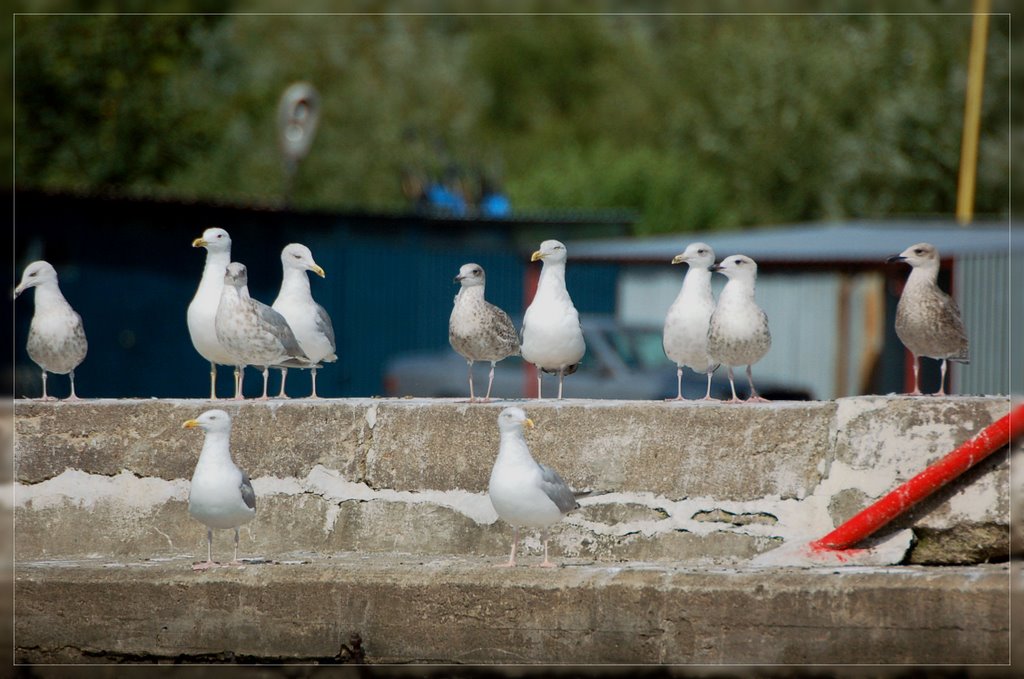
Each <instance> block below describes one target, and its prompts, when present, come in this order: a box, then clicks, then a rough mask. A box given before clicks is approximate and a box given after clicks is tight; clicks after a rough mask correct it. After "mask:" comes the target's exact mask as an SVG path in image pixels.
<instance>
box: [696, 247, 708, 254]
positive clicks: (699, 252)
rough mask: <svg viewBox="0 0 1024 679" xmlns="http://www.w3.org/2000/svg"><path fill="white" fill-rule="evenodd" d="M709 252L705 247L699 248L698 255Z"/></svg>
mask: <svg viewBox="0 0 1024 679" xmlns="http://www.w3.org/2000/svg"><path fill="white" fill-rule="evenodd" d="M707 253H708V251H707V250H705V249H704V248H701V249H700V250H697V254H698V255H706V254H707Z"/></svg>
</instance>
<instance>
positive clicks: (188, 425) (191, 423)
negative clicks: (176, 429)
mask: <svg viewBox="0 0 1024 679" xmlns="http://www.w3.org/2000/svg"><path fill="white" fill-rule="evenodd" d="M198 426H199V420H185V423H184V424H182V425H181V427H182V429H195V428H196V427H198Z"/></svg>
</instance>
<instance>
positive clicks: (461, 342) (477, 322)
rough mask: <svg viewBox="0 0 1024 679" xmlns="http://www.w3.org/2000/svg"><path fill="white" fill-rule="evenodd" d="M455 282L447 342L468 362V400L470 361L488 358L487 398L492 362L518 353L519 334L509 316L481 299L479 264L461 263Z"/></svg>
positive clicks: (482, 295)
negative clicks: (456, 287) (456, 286)
mask: <svg viewBox="0 0 1024 679" xmlns="http://www.w3.org/2000/svg"><path fill="white" fill-rule="evenodd" d="M455 282H456V283H459V284H460V286H461V287H460V288H459V292H458V294H457V295H455V304H454V306H452V313H451V316H449V317H448V342H449V343H450V344H451V345H452V349H455V351H457V352H458V353H459V355H460V356H462V357H463V358H465V359H466V362H467V363H468V364H469V401H470V403H472V402H473V401H475V400H476V397H475V396H474V394H473V362H474V361H490V362H491V372H490V374H489V376H488V378H487V395H486V396H484V399H483V400H484V401H485V402H486V401H489V400H491V385H492V384H493V383H494V364H495V363H497V362H498V361H500V360H501V359H503V358H508V357H509V356H515V355H517V354H518V353H519V335H518V333H516V328H515V326H514V325H512V319H511V318H509V317H508V314H506V313H505V312H504V311H502V310H501V309H499V308H498V307H496V306H494V305H493V304H491V303H490V302H488V301H487V300H485V299H484V283H485V274H484V270H483V267H481V266H480V265H479V264H463V265H462V266H461V267H460V268H459V275H458V276H456V277H455Z"/></svg>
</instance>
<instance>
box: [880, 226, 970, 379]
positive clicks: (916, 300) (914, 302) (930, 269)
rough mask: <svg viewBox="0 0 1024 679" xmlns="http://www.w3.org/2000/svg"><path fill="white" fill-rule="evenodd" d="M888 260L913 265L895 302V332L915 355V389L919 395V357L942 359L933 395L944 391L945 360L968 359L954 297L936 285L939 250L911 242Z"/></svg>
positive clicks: (965, 339)
mask: <svg viewBox="0 0 1024 679" xmlns="http://www.w3.org/2000/svg"><path fill="white" fill-rule="evenodd" d="M888 261H890V262H906V263H907V264H909V265H910V266H911V267H912V268H911V269H910V276H909V277H907V284H906V286H904V288H903V294H902V295H900V301H899V304H897V305H896V336H897V337H899V338H900V341H901V342H903V344H904V345H905V346H906V347H907V349H909V350H910V353H911V354H913V355H914V391H912V392H910V394H911V395H912V396H919V395H920V394H921V389H920V387H919V386H918V381H917V371H918V363H920V361H919V357H921V356H927V357H929V358H935V359H938V360H940V361H942V367H941V371H942V377H941V381H940V382H939V390H938V391H937V392H935V395H936V396H943V395H945V393H946V362H947V361H956V362H958V363H969V362H970V361H969V359H968V349H969V346H968V342H967V331H966V330H965V329H964V322H963V321H962V320H961V318H960V309H959V308H958V307H957V305H956V301H954V299H953V298H952V297H950V296H949V295H947V294H946V293H944V292H943V291H942V290H940V289H939V286H938V284H937V283H936V279H937V278H938V276H939V252H938V250H936V249H935V246H933V245H931V244H930V243H918V244H917V245H911V246H910V247H909V248H907V249H906V250H904V251H903V252H901V253H900V254H898V255H893V256H892V257H890V258H889V259H888Z"/></svg>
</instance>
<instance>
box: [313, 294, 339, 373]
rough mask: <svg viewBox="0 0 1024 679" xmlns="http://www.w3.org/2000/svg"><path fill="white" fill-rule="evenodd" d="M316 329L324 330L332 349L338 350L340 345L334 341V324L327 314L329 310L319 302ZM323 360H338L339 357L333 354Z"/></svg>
mask: <svg viewBox="0 0 1024 679" xmlns="http://www.w3.org/2000/svg"><path fill="white" fill-rule="evenodd" d="M316 329H317V330H319V331H320V332H322V333H323V335H324V337H326V338H327V341H328V342H330V343H331V351H332V352H333V351H336V350H337V348H338V345H337V344H336V343H335V341H334V324H332V323H331V317H330V316H328V315H327V310H326V309H324V308H323V307H322V306H320V305H319V304H317V305H316ZM323 360H324V361H336V360H338V357H337V356H336V355H333V354H332V356H327V357H325V358H324V359H323Z"/></svg>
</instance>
